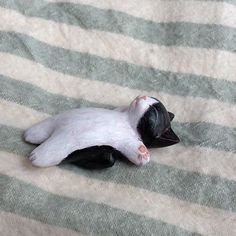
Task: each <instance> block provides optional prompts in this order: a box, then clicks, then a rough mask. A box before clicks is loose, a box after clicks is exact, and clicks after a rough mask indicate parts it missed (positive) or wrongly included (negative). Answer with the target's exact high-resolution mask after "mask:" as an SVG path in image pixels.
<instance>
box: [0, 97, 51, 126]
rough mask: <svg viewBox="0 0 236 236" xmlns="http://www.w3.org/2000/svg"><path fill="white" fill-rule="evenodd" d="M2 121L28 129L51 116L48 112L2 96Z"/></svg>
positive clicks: (0, 109)
mask: <svg viewBox="0 0 236 236" xmlns="http://www.w3.org/2000/svg"><path fill="white" fill-rule="evenodd" d="M0 114H2V115H1V116H0V122H1V123H2V124H4V125H8V126H14V127H17V128H20V129H27V128H28V127H29V126H31V125H33V124H35V123H36V122H39V121H41V120H44V119H46V118H47V117H49V115H48V114H45V113H42V112H38V111H35V110H33V109H30V108H28V107H25V106H22V105H19V104H16V103H14V102H9V101H6V100H3V99H1V98H0Z"/></svg>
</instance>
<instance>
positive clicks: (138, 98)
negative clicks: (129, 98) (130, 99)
mask: <svg viewBox="0 0 236 236" xmlns="http://www.w3.org/2000/svg"><path fill="white" fill-rule="evenodd" d="M146 99H147V96H138V97H137V98H136V99H135V100H136V104H137V103H138V102H139V101H141V100H146Z"/></svg>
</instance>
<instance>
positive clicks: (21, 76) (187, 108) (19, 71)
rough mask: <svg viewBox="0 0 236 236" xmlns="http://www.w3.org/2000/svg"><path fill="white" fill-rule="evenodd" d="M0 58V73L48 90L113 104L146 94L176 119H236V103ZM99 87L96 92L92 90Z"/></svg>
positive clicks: (228, 122)
mask: <svg viewBox="0 0 236 236" xmlns="http://www.w3.org/2000/svg"><path fill="white" fill-rule="evenodd" d="M0 57H1V58H4V60H2V62H1V63H0V71H1V74H3V75H6V76H9V77H12V78H14V79H17V80H21V81H25V82H28V83H31V84H34V85H37V86H39V87H40V88H42V89H44V90H46V91H48V92H51V93H55V94H62V95H64V96H68V97H73V98H83V99H86V100H88V101H90V102H98V103H103V104H107V105H114V106H123V105H127V104H129V103H130V101H131V100H133V98H135V97H136V96H137V95H139V94H147V95H151V96H154V97H157V98H159V99H160V100H161V101H162V102H163V103H164V104H166V106H167V107H168V109H169V110H170V111H172V112H174V113H175V115H176V118H175V120H177V121H180V122H197V121H206V122H211V123H215V124H220V125H225V126H229V127H235V126H236V120H235V119H234V117H233V115H234V114H236V106H235V105H233V104H228V103H223V102H220V101H217V100H214V99H209V100H206V99H203V98H193V97H181V96H174V95H168V94H165V93H161V92H156V91H151V92H147V91H144V90H137V89H130V88H127V87H121V86H119V85H115V84H110V83H106V82H101V81H91V80H86V79H81V78H79V77H74V76H69V75H64V74H62V73H59V72H56V71H53V70H51V69H48V68H46V67H44V66H42V65H40V64H38V63H35V62H32V61H30V60H27V59H23V58H21V57H17V56H14V55H10V54H6V53H0ZM12 65H14V66H12ZM98 90H99V91H100V92H99V93H94V91H98ZM117 98H119V99H117ZM186 101H187V102H186ZM222 114H223V115H222Z"/></svg>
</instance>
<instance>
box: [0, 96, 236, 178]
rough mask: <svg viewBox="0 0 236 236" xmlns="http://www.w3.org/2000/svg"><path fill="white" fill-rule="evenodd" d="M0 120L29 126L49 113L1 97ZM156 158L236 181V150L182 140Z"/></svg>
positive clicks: (156, 153)
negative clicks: (187, 145)
mask: <svg viewBox="0 0 236 236" xmlns="http://www.w3.org/2000/svg"><path fill="white" fill-rule="evenodd" d="M0 114H4V115H2V116H0V124H3V125H9V126H13V127H18V128H20V129H26V128H29V127H30V126H32V125H33V124H35V123H36V122H39V121H41V120H43V119H45V118H47V117H48V114H45V113H41V112H36V111H34V110H33V109H30V108H27V107H24V106H21V105H17V104H15V103H12V102H7V101H4V100H1V99H0ZM151 159H152V161H154V162H157V163H161V164H165V165H169V166H173V167H175V168H179V169H183V170H187V171H195V172H200V173H204V174H208V175H218V176H221V177H223V178H227V179H230V180H235V181H236V172H235V170H236V154H234V153H231V152H225V151H217V150H215V149H214V150H213V149H209V148H205V147H184V146H182V145H181V144H179V145H176V146H173V147H171V148H164V149H151Z"/></svg>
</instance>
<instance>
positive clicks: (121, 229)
mask: <svg viewBox="0 0 236 236" xmlns="http://www.w3.org/2000/svg"><path fill="white" fill-rule="evenodd" d="M140 94H141V95H149V96H153V97H156V98H158V99H160V100H161V101H162V102H163V104H165V106H166V107H167V109H168V110H169V111H171V112H173V113H174V114H175V119H174V121H173V125H172V126H173V129H174V130H175V132H176V134H177V135H178V136H179V137H180V139H181V142H180V143H179V144H178V145H175V146H172V147H168V148H163V149H152V150H150V152H151V162H150V163H148V164H147V165H145V166H142V167H136V166H134V165H132V164H129V163H126V162H121V161H118V162H117V163H116V164H115V166H114V167H113V168H110V169H107V170H99V171H98V170H96V171H87V170H83V169H80V168H77V167H75V166H72V165H69V164H67V165H66V164H65V165H59V166H55V167H51V168H35V167H32V166H31V164H30V162H29V160H28V159H27V157H28V155H29V153H30V152H31V151H32V150H33V148H35V146H34V145H30V144H27V143H25V142H24V141H23V139H22V134H23V131H24V130H26V129H27V128H28V127H30V126H31V125H33V124H35V123H36V122H38V121H41V120H43V119H45V118H47V117H49V116H51V115H55V114H58V113H59V112H62V111H65V110H68V109H71V108H77V107H91V106H92V107H106V108H113V107H117V106H124V105H127V104H129V103H130V101H132V100H133V99H134V98H135V97H136V96H137V95H140ZM235 117H236V2H235V0H227V1H226V0H225V1H223V0H222V1H220V0H215V1H213V0H212V1H210V0H205V1H203V0H202V1H197V0H188V1H187V0H175V1H168V0H156V1H153V0H142V1H138V0H126V1H118V0H100V1H97V0H68V1H66V0H64V1H61V0H47V1H44V0H31V1H29V0H0V235H4V236H6V235H36V236H37V235H135V236H136V235H175V236H178V235H180V236H185V235H214V236H216V235H225V236H226V235H236V119H235ZM65 142H66V140H65Z"/></svg>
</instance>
